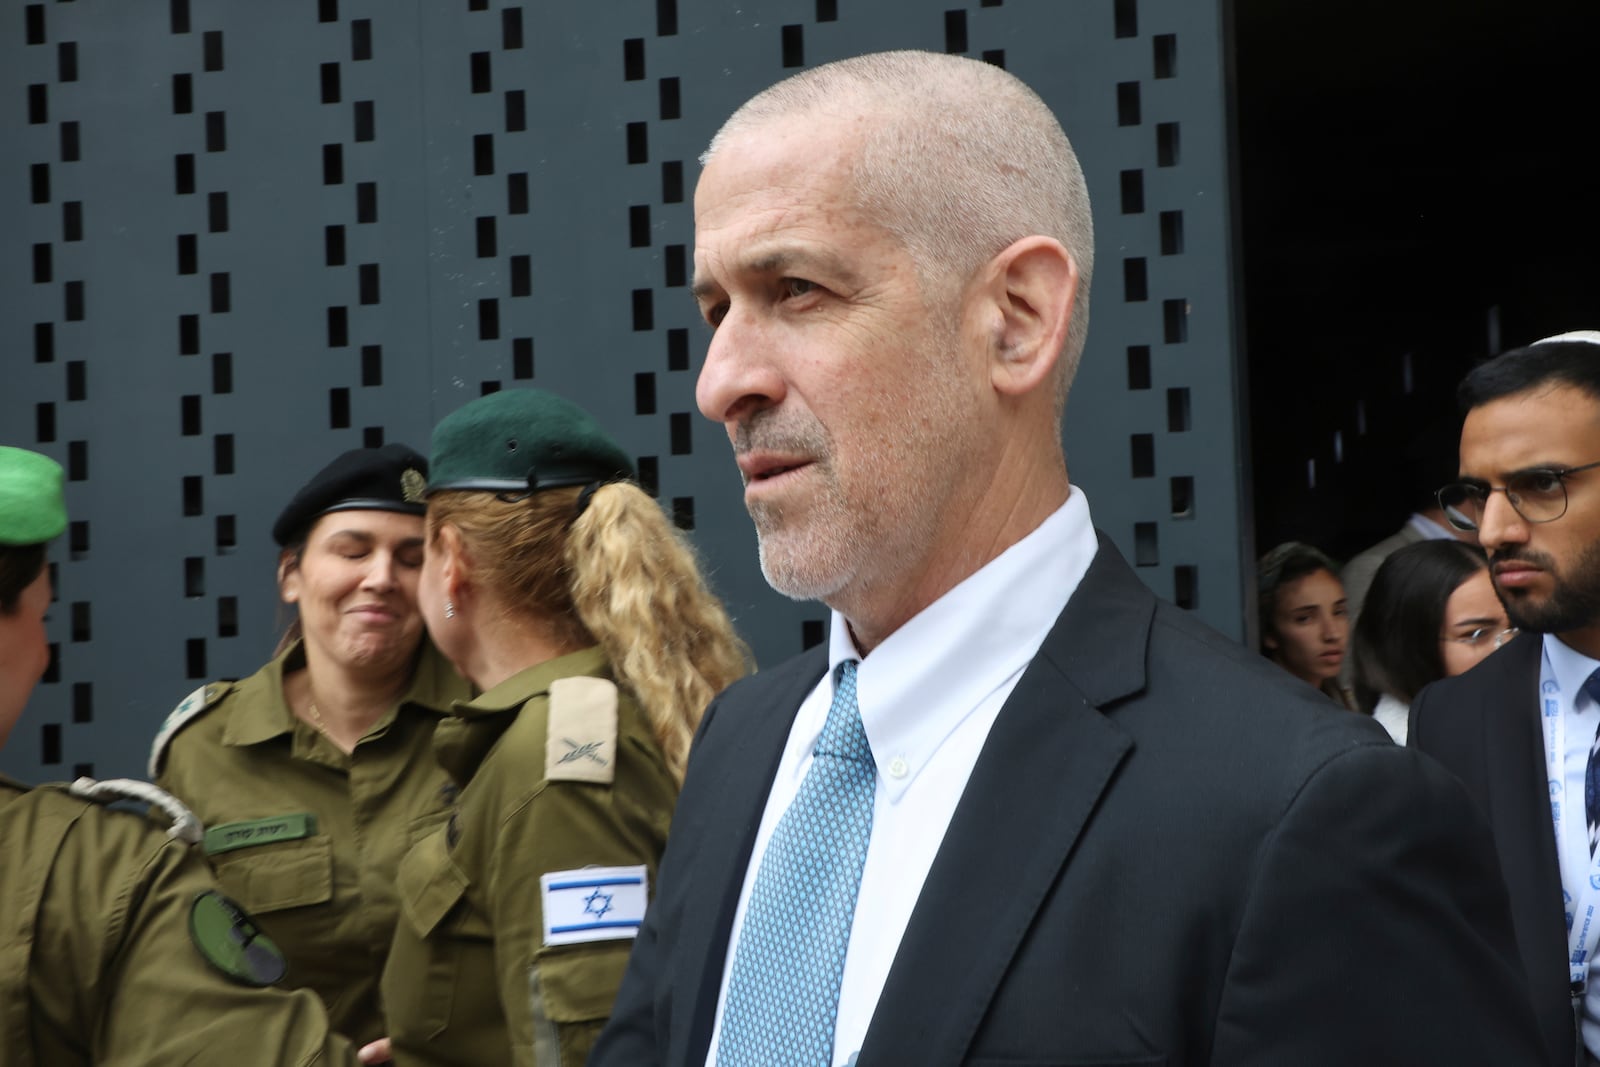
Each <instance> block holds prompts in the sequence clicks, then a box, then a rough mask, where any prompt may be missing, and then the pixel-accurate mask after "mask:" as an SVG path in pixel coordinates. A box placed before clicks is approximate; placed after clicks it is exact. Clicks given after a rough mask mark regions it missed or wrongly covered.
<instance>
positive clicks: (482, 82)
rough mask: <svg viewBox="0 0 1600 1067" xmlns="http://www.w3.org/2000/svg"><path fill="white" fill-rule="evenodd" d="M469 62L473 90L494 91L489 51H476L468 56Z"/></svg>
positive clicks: (481, 91) (478, 91)
mask: <svg viewBox="0 0 1600 1067" xmlns="http://www.w3.org/2000/svg"><path fill="white" fill-rule="evenodd" d="M467 62H468V67H469V71H470V74H469V77H470V79H471V87H472V91H473V92H474V93H487V92H492V91H493V89H494V77H493V74H492V69H493V68H492V67H491V66H490V60H489V53H488V52H474V53H472V55H470V56H469V57H467Z"/></svg>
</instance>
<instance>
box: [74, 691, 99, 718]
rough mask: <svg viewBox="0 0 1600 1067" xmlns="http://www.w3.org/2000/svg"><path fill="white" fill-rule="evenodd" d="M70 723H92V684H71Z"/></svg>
mask: <svg viewBox="0 0 1600 1067" xmlns="http://www.w3.org/2000/svg"><path fill="white" fill-rule="evenodd" d="M72 721H73V722H94V684H93V683H92V682H73V683H72Z"/></svg>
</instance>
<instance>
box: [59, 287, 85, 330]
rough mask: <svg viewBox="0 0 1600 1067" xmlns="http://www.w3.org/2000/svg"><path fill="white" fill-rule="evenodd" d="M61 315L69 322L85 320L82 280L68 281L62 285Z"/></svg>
mask: <svg viewBox="0 0 1600 1067" xmlns="http://www.w3.org/2000/svg"><path fill="white" fill-rule="evenodd" d="M61 317H62V318H63V319H65V320H67V321H68V322H82V321H83V283H82V282H67V283H66V284H65V285H63V286H62V287H61Z"/></svg>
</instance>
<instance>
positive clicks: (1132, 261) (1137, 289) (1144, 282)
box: [1122, 256, 1150, 304]
mask: <svg viewBox="0 0 1600 1067" xmlns="http://www.w3.org/2000/svg"><path fill="white" fill-rule="evenodd" d="M1122 299H1123V300H1124V301H1125V302H1127V303H1129V304H1137V303H1139V302H1140V301H1143V300H1148V299H1150V281H1149V275H1148V272H1147V271H1146V269H1145V261H1144V257H1143V256H1132V257H1129V258H1128V259H1124V260H1123V261H1122Z"/></svg>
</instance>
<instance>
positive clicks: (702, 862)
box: [667, 647, 828, 1067]
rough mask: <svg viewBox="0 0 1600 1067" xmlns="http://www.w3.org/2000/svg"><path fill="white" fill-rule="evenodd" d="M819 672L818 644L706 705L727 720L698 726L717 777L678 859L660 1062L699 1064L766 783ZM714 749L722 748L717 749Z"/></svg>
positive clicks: (823, 656) (823, 657)
mask: <svg viewBox="0 0 1600 1067" xmlns="http://www.w3.org/2000/svg"><path fill="white" fill-rule="evenodd" d="M827 668H828V656H827V649H826V647H822V648H818V649H814V650H813V651H812V652H811V653H809V654H807V655H803V656H800V657H797V658H796V659H793V660H789V661H786V662H785V663H783V664H781V665H779V666H778V667H775V668H773V669H772V670H771V671H763V672H761V673H760V674H757V675H756V676H755V677H753V678H751V679H750V680H749V681H746V682H744V683H742V684H741V685H740V687H739V688H738V689H737V690H735V691H733V692H731V693H730V694H729V695H728V697H727V698H725V699H724V700H721V701H719V702H718V703H717V704H716V705H715V711H714V712H713V714H715V715H717V716H719V717H720V718H722V719H725V720H727V721H713V722H711V723H709V724H707V735H708V736H709V735H710V734H712V733H715V734H716V735H717V737H716V740H715V742H714V743H716V744H717V745H718V746H719V751H718V754H717V759H716V773H717V775H718V778H717V780H716V781H714V782H711V783H696V784H697V786H700V787H702V788H705V789H706V791H707V796H706V797H704V798H703V799H702V801H701V803H700V804H699V806H698V808H697V810H700V811H704V812H709V813H711V817H713V818H715V819H716V820H717V822H716V823H715V824H714V825H707V826H706V827H704V828H701V829H700V830H699V832H697V833H696V835H695V836H696V839H697V845H696V852H695V853H694V854H693V855H692V856H690V857H688V860H687V862H688V863H690V864H691V865H692V867H693V872H694V873H693V875H692V876H691V877H690V878H689V879H688V882H689V889H688V893H689V895H690V897H691V899H690V900H688V901H687V902H685V904H684V907H683V911H682V913H681V916H680V922H681V930H680V931H678V932H677V934H676V935H675V936H676V941H677V943H678V944H679V945H682V946H685V947H686V949H688V948H690V947H692V951H684V952H681V953H680V954H679V957H678V966H679V970H678V973H677V982H676V983H675V984H676V986H677V988H678V990H679V991H680V992H679V994H678V995H677V996H675V997H674V998H673V1005H674V1011H673V1015H674V1018H673V1020H672V1033H673V1034H674V1035H681V1038H680V1039H679V1040H675V1041H674V1044H678V1045H679V1048H678V1049H677V1050H674V1051H671V1052H669V1055H668V1058H667V1062H668V1063H674V1064H677V1063H681V1064H684V1065H692V1067H698V1065H701V1064H704V1063H705V1058H706V1051H707V1049H708V1047H709V1046H710V1044H711V1031H712V1028H713V1026H714V1024H715V1021H716V1011H717V995H718V993H719V992H720V991H721V987H722V972H723V967H724V964H725V962H726V960H727V951H728V940H729V938H730V937H731V936H732V927H733V914H734V912H735V911H736V910H737V909H738V904H739V891H740V890H741V889H742V888H743V887H744V875H745V871H746V869H747V868H748V867H749V865H750V853H751V850H752V849H753V848H754V846H755V836H756V830H757V829H758V828H759V827H760V824H761V814H762V812H763V811H764V810H765V809H766V805H767V794H768V793H769V792H770V791H771V789H772V777H773V775H775V774H776V773H777V770H778V762H779V760H780V759H781V758H782V756H783V748H784V745H785V744H786V743H787V742H788V740H789V730H790V728H791V727H792V726H793V724H794V717H795V714H796V713H797V712H798V711H799V710H800V704H801V702H802V701H804V700H805V698H806V695H807V694H808V693H810V692H811V690H812V689H813V688H815V687H816V684H817V682H818V680H820V679H821V677H822V675H823V672H824V671H826V670H827ZM725 739H726V740H725ZM723 744H726V745H727V746H728V747H727V748H726V749H723V748H721V746H722V745H723ZM680 811H681V808H680ZM680 1042H681V1043H680Z"/></svg>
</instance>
